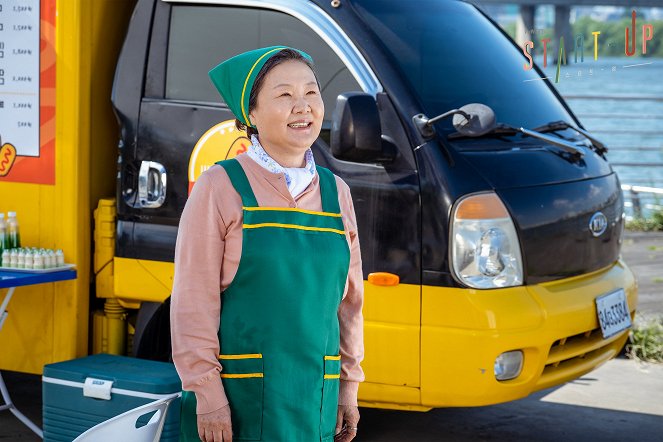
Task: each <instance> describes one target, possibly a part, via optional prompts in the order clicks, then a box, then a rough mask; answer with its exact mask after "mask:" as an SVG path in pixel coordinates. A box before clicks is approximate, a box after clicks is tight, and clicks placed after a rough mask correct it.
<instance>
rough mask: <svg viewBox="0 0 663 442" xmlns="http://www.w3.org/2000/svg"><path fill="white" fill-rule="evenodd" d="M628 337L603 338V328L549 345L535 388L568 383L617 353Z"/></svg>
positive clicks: (626, 334) (623, 334)
mask: <svg viewBox="0 0 663 442" xmlns="http://www.w3.org/2000/svg"><path fill="white" fill-rule="evenodd" d="M627 336H628V332H622V333H618V334H616V335H615V336H611V337H610V338H608V339H603V335H602V334H601V329H600V328H595V329H593V330H588V331H586V332H584V333H580V334H577V335H573V336H568V337H566V338H562V339H558V340H557V341H555V342H554V343H553V344H552V345H551V346H550V351H549V352H548V359H547V360H546V365H545V367H544V369H543V373H542V374H541V377H540V378H539V381H538V382H537V385H536V389H537V390H541V389H544V388H548V387H551V386H553V385H556V384H559V383H561V382H565V381H568V380H571V379H574V378H577V377H578V376H582V375H583V374H585V373H587V372H588V371H590V370H592V369H593V368H595V367H596V366H597V365H598V364H602V363H603V362H605V361H607V360H608V359H610V358H612V357H614V356H616V355H617V353H618V352H619V351H620V350H621V348H622V346H623V345H624V342H625V340H626V338H627Z"/></svg>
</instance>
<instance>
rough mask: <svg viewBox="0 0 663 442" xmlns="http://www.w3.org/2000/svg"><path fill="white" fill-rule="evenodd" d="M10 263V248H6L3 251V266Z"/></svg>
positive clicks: (7, 265)
mask: <svg viewBox="0 0 663 442" xmlns="http://www.w3.org/2000/svg"><path fill="white" fill-rule="evenodd" d="M10 264H11V260H10V258H9V249H5V250H3V251H2V267H9V265H10Z"/></svg>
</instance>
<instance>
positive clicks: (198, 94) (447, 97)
mask: <svg viewBox="0 0 663 442" xmlns="http://www.w3.org/2000/svg"><path fill="white" fill-rule="evenodd" d="M238 36H242V37H241V38H238ZM272 45H286V46H292V47H296V48H298V49H302V50H304V51H306V52H307V53H309V54H311V56H312V57H313V59H314V60H315V67H316V71H317V75H318V78H319V81H320V86H321V91H322V96H323V100H324V104H325V118H324V124H323V129H322V133H321V135H320V137H319V139H318V140H317V141H316V142H315V144H314V145H313V147H312V149H313V152H314V155H315V160H316V163H317V164H320V165H322V166H324V167H327V168H329V169H330V170H331V171H332V172H334V173H335V174H337V175H339V176H340V177H341V178H343V179H344V180H345V181H346V182H347V183H348V185H349V186H350V189H351V192H352V197H353V201H354V205H355V209H356V215H357V221H358V231H359V239H360V244H361V250H362V261H363V271H364V277H365V278H366V281H365V302H364V310H363V313H364V321H365V359H364V361H363V363H362V367H363V369H364V372H365V374H366V380H365V382H363V383H361V384H360V389H359V400H360V405H364V406H372V407H380V408H392V409H408V410H420V411H425V410H429V409H431V408H433V407H448V406H476V405H486V404H494V403H499V402H505V401H509V400H515V399H519V398H522V397H525V396H527V395H528V394H530V393H532V392H534V391H537V390H540V389H543V388H547V387H550V386H553V385H558V384H560V383H563V382H566V381H568V380H572V379H575V378H577V377H579V376H581V375H583V374H584V373H586V372H588V371H591V370H592V369H594V368H596V367H597V366H599V365H600V364H602V363H603V362H605V361H607V360H608V359H610V358H612V357H614V356H616V355H617V353H618V352H619V351H620V349H621V348H622V346H623V345H624V342H625V340H626V339H627V335H628V325H629V324H630V321H631V319H632V318H633V316H634V314H635V307H636V304H637V290H636V285H635V279H634V276H633V274H632V273H631V271H630V270H629V268H628V267H627V266H626V264H625V263H624V262H623V261H622V260H621V258H620V246H621V238H622V231H623V228H624V217H623V198H622V194H621V189H620V184H619V179H618V177H617V175H616V173H615V172H614V171H613V170H612V168H611V166H610V164H609V162H608V160H607V158H606V154H605V149H602V148H600V147H599V146H597V145H596V144H594V143H593V142H592V140H591V139H590V138H587V137H586V136H585V135H583V134H582V132H581V131H577V130H574V129H573V128H572V127H578V128H582V126H581V123H580V121H578V119H577V118H576V117H575V116H574V115H573V113H572V112H571V110H570V109H569V107H568V106H567V105H566V103H565V102H564V101H563V100H562V98H561V97H560V96H559V94H558V93H557V92H556V90H555V89H554V87H553V85H552V84H551V83H550V82H549V81H548V80H545V79H543V77H544V75H542V72H541V71H540V70H538V69H537V68H535V69H533V70H525V69H523V64H524V63H526V59H525V57H524V56H523V54H522V52H521V51H520V50H519V48H518V47H517V46H516V44H515V43H514V42H513V41H511V40H510V39H509V37H508V36H507V35H506V34H505V33H504V32H503V31H502V30H501V29H500V28H499V27H498V26H497V25H496V24H495V23H494V22H492V21H491V20H490V18H488V17H487V16H485V15H484V14H483V13H482V12H481V11H480V10H478V9H477V8H476V7H475V6H473V5H471V4H469V3H465V2H460V1H432V0H423V1H421V2H419V4H418V6H417V7H416V8H412V7H410V6H409V5H408V4H407V3H404V2H380V1H374V0H356V1H349V0H342V1H333V2H329V1H326V0H325V1H322V0H314V1H295V0H290V1H288V0H246V1H239V0H237V1H233V0H196V1H191V0H186V1H184V0H182V1H180V0H138V1H137V4H136V7H135V10H134V13H133V16H132V18H131V21H130V23H129V27H128V30H127V34H126V38H125V41H124V46H123V48H122V50H121V53H120V57H119V60H118V63H117V68H116V72H115V79H114V83H113V93H112V103H113V107H114V109H115V113H116V116H117V118H118V122H119V128H120V137H119V145H118V146H119V148H118V174H117V194H116V198H115V202H113V203H112V204H113V205H114V207H115V210H116V215H115V216H114V217H113V218H112V222H113V223H114V229H115V233H116V235H115V241H114V244H111V245H110V246H106V249H104V247H101V246H100V244H101V243H100V242H98V243H97V244H98V247H97V250H96V251H95V253H96V254H103V253H110V254H111V255H112V264H113V265H112V266H111V267H108V268H106V269H105V270H104V272H105V273H102V272H100V273H99V274H97V287H102V286H103V287H112V289H111V292H112V297H114V298H116V299H117V301H118V302H119V304H120V305H121V306H122V307H123V308H139V307H141V304H142V307H141V308H142V309H145V308H146V306H148V305H150V303H156V304H160V303H162V302H164V301H165V300H166V299H167V298H168V296H169V295H170V290H171V287H172V279H173V269H174V266H173V257H174V249H175V241H176V237H177V228H178V221H179V217H180V215H181V213H182V210H183V208H184V205H185V203H186V200H187V196H188V193H189V191H190V189H191V186H192V185H193V183H194V182H195V179H196V177H197V176H199V175H200V173H201V172H202V171H204V170H205V169H206V168H207V167H210V166H211V165H212V164H213V163H214V162H215V161H218V160H222V159H226V158H230V157H232V156H234V155H236V154H238V153H241V152H243V151H245V150H246V148H247V146H248V140H247V139H246V135H245V134H244V133H242V132H239V131H237V130H236V129H235V128H234V116H233V115H232V113H231V111H230V110H229V109H228V107H227V106H226V105H225V104H224V103H223V102H222V101H221V99H220V97H219V96H218V94H217V93H216V91H215V90H214V88H213V86H212V84H211V83H210V82H209V80H208V78H207V72H208V70H209V69H210V68H211V67H213V66H214V65H216V64H217V63H219V62H220V61H222V60H224V59H226V58H229V57H231V56H233V55H235V54H237V53H240V52H243V51H246V50H250V49H254V48H257V47H264V46H272ZM469 103H481V104H483V105H486V106H489V107H490V108H491V109H492V110H493V111H494V113H495V115H496V118H497V121H498V122H499V123H501V124H503V126H501V127H507V126H508V127H517V128H519V127H523V128H528V129H537V128H538V129H539V132H541V133H544V132H547V135H548V137H552V138H555V139H558V140H561V141H560V142H562V143H570V144H572V145H573V146H575V150H576V151H575V152H574V151H573V149H563V148H560V146H559V145H558V144H555V143H551V142H549V141H546V140H545V139H542V138H540V137H535V136H527V135H525V134H523V133H522V132H509V131H505V130H492V131H489V132H487V133H484V134H483V135H481V136H465V135H463V133H462V132H459V131H458V128H457V125H454V124H453V121H452V119H451V118H448V119H440V120H439V121H436V122H435V123H432V124H429V125H427V127H426V130H422V127H421V125H420V124H418V121H421V116H424V117H425V118H433V117H435V116H438V115H441V114H444V113H445V112H448V111H450V110H457V109H460V108H462V107H463V106H464V105H467V104H469ZM417 116H420V118H419V119H417V118H416V117H417ZM557 121H563V122H566V123H568V125H569V126H571V127H567V128H560V127H559V126H555V125H551V124H550V123H552V122H557ZM228 191H233V190H232V189H228ZM102 203H103V202H102ZM105 203H106V204H107V203H108V201H106V202H105ZM109 247H110V248H111V249H109ZM385 274H387V277H385ZM600 317H601V318H603V319H602V320H601V319H600ZM137 345H138V342H137V341H135V342H134V346H137Z"/></svg>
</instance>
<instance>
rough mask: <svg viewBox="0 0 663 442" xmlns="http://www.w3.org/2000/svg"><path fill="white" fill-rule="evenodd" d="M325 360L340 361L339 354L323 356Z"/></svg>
mask: <svg viewBox="0 0 663 442" xmlns="http://www.w3.org/2000/svg"><path fill="white" fill-rule="evenodd" d="M325 360H326V361H340V360H341V355H338V356H325Z"/></svg>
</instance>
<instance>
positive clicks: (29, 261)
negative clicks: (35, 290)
mask: <svg viewBox="0 0 663 442" xmlns="http://www.w3.org/2000/svg"><path fill="white" fill-rule="evenodd" d="M33 262H34V257H33V255H32V250H30V249H27V250H26V251H25V268H26V269H32V268H34V267H33Z"/></svg>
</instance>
